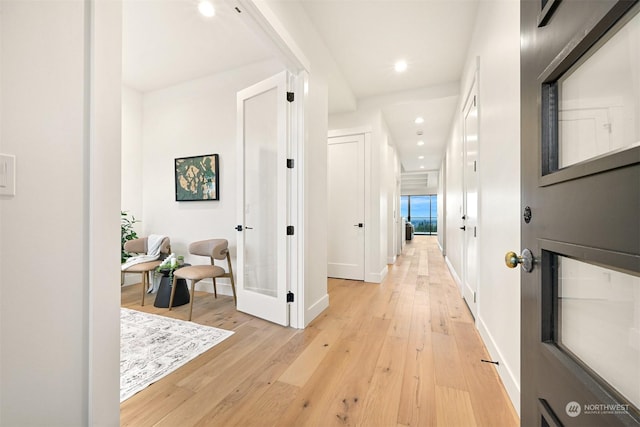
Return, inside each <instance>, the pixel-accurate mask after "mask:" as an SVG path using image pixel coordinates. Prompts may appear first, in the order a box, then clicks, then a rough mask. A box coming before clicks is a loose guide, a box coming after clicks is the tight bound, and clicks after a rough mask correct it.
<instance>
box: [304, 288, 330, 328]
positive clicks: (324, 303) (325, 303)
mask: <svg viewBox="0 0 640 427" xmlns="http://www.w3.org/2000/svg"><path fill="white" fill-rule="evenodd" d="M327 308H329V294H324V295H323V296H322V297H321V298H320V299H319V300H318V301H316V302H314V303H313V304H311V305H310V306H309V308H308V309H307V312H306V313H305V318H306V319H311V320H313V319H315V318H316V317H318V316H319V315H320V313H322V312H323V311H324V310H326V309H327ZM307 325H308V323H307V324H305V325H304V327H306V326H307Z"/></svg>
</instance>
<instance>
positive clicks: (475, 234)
mask: <svg viewBox="0 0 640 427" xmlns="http://www.w3.org/2000/svg"><path fill="white" fill-rule="evenodd" d="M473 237H478V229H477V228H476V227H473Z"/></svg>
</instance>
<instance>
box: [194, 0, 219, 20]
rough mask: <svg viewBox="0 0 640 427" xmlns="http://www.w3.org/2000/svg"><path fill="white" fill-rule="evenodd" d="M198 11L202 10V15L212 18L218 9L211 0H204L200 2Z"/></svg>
mask: <svg viewBox="0 0 640 427" xmlns="http://www.w3.org/2000/svg"><path fill="white" fill-rule="evenodd" d="M198 12H200V14H201V15H202V16H205V17H207V18H211V17H212V16H214V15H215V14H216V9H215V8H214V7H213V4H211V2H210V1H207V0H202V1H201V2H200V3H198Z"/></svg>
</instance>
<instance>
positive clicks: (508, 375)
mask: <svg viewBox="0 0 640 427" xmlns="http://www.w3.org/2000/svg"><path fill="white" fill-rule="evenodd" d="M476 326H477V328H478V330H479V331H480V336H481V337H482V341H483V342H484V345H485V347H487V351H488V352H489V356H491V360H496V361H498V362H500V364H499V365H496V369H497V371H498V375H499V376H500V379H501V380H502V383H503V384H504V388H505V389H506V390H507V394H508V395H509V399H511V403H512V404H513V407H514V408H515V410H516V412H517V413H518V416H520V381H519V379H518V378H516V377H515V375H513V371H512V370H511V367H510V365H509V362H508V361H506V360H505V359H504V358H503V357H502V353H500V350H499V349H498V346H496V343H495V341H494V339H493V337H492V336H491V333H490V332H489V330H488V329H487V327H486V326H485V324H484V321H483V320H482V318H481V317H479V318H478V320H477V322H476ZM517 363H519V361H518V362H517Z"/></svg>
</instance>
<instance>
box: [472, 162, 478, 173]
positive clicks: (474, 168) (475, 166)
mask: <svg viewBox="0 0 640 427" xmlns="http://www.w3.org/2000/svg"><path fill="white" fill-rule="evenodd" d="M473 171H474V172H478V161H477V160H474V161H473Z"/></svg>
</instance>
